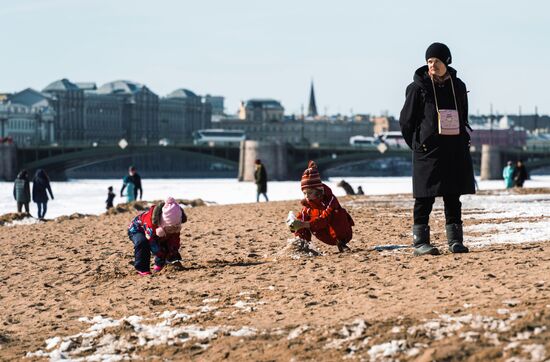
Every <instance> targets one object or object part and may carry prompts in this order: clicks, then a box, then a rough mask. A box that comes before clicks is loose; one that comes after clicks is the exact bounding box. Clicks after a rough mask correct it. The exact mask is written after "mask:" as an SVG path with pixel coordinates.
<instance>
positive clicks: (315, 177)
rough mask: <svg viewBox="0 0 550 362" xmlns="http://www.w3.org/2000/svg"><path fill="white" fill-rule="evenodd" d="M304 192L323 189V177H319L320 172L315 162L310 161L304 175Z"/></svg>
mask: <svg viewBox="0 0 550 362" xmlns="http://www.w3.org/2000/svg"><path fill="white" fill-rule="evenodd" d="M300 183H301V185H302V190H305V189H319V188H322V187H323V184H322V183H321V175H319V170H318V169H317V165H316V164H315V162H313V161H309V163H308V165H307V169H306V170H305V171H304V173H303V174H302V180H301V182H300Z"/></svg>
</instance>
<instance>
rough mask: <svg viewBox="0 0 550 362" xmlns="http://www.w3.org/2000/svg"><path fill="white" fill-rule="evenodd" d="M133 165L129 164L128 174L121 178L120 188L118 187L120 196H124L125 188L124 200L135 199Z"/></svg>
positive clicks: (130, 200)
mask: <svg viewBox="0 0 550 362" xmlns="http://www.w3.org/2000/svg"><path fill="white" fill-rule="evenodd" d="M134 174H135V167H134V166H130V168H129V169H128V175H126V176H124V177H123V178H122V188H121V189H120V197H123V196H124V190H126V202H132V201H136V184H135V179H134Z"/></svg>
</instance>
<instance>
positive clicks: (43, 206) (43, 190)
mask: <svg viewBox="0 0 550 362" xmlns="http://www.w3.org/2000/svg"><path fill="white" fill-rule="evenodd" d="M48 193H49V194H50V197H51V198H52V200H53V199H54V197H53V193H52V188H51V187H50V178H49V177H48V174H47V173H46V171H44V170H42V169H38V170H36V173H35V174H34V178H33V179H32V200H33V201H34V202H35V203H36V206H37V207H38V218H39V219H40V220H44V217H45V216H46V212H47V211H48Z"/></svg>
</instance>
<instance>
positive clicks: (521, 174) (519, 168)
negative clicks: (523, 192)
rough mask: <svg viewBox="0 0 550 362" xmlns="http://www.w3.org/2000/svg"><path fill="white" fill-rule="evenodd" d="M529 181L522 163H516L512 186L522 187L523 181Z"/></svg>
mask: <svg viewBox="0 0 550 362" xmlns="http://www.w3.org/2000/svg"><path fill="white" fill-rule="evenodd" d="M528 179H529V174H528V173H527V169H526V168H525V165H524V164H523V162H522V161H518V162H517V163H516V169H515V170H514V186H516V187H523V184H524V183H525V180H528Z"/></svg>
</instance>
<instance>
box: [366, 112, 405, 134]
mask: <svg viewBox="0 0 550 362" xmlns="http://www.w3.org/2000/svg"><path fill="white" fill-rule="evenodd" d="M371 122H372V124H373V132H374V134H375V135H379V134H382V133H386V132H393V131H400V130H401V128H400V127H399V121H398V120H396V119H395V118H394V117H391V116H382V117H372V118H371Z"/></svg>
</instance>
